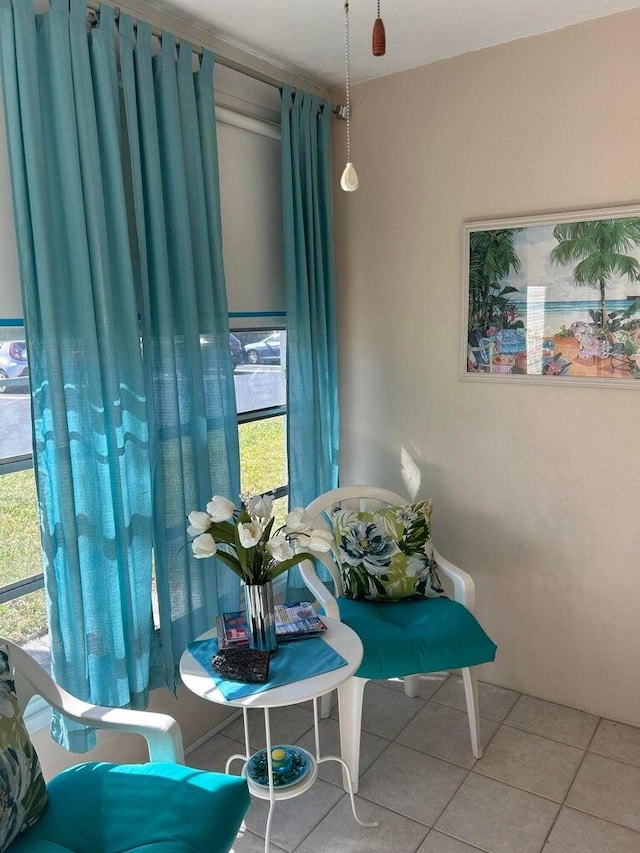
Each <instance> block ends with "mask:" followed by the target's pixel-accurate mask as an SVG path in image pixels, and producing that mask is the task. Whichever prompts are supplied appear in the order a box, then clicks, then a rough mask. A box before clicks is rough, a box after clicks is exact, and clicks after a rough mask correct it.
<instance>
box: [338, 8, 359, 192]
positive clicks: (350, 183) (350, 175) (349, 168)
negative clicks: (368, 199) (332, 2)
mask: <svg viewBox="0 0 640 853" xmlns="http://www.w3.org/2000/svg"><path fill="white" fill-rule="evenodd" d="M350 59H351V56H350V47H349V0H344V60H345V63H344V64H345V93H346V100H347V165H346V166H345V167H344V171H343V173H342V177H341V178H340V186H341V187H342V189H343V190H344V191H345V192H346V193H352V192H355V191H356V190H357V189H358V185H359V181H358V175H357V173H356V169H355V166H354V165H353V163H352V162H351V87H350V82H349V65H350Z"/></svg>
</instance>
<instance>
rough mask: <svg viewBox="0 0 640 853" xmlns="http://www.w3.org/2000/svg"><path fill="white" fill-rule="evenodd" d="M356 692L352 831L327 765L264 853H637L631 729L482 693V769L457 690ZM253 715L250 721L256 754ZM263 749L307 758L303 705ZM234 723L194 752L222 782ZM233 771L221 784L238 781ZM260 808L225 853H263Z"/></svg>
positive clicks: (637, 770) (328, 744)
mask: <svg viewBox="0 0 640 853" xmlns="http://www.w3.org/2000/svg"><path fill="white" fill-rule="evenodd" d="M420 682H421V683H420V693H419V697H418V698H416V699H408V698H407V697H406V696H405V695H404V693H403V687H402V683H401V682H369V684H368V685H367V688H366V691H365V701H364V716H363V722H362V727H363V733H362V750H361V777H360V790H359V792H358V796H357V798H356V803H357V808H358V810H359V813H360V814H361V816H363V817H364V818H365V819H369V820H379V822H380V826H379V827H378V828H376V829H368V828H363V827H360V826H358V824H356V823H355V821H354V820H353V817H352V815H351V809H350V805H349V798H348V796H347V795H346V794H345V793H344V791H343V790H342V786H341V782H340V769H339V765H338V764H337V763H327V764H323V765H321V766H320V768H319V774H318V775H319V778H318V780H317V781H316V782H315V784H314V785H313V786H312V788H311V789H310V790H309V791H307V792H306V793H305V794H302V795H301V796H300V797H297V798H295V799H291V800H283V801H280V802H278V803H276V807H275V813H274V817H273V828H272V844H271V849H272V853H281V852H282V851H286V853H334V851H335V853H359V851H363V853H364V851H366V853H478V851H485V853H640V729H637V728H633V727H631V726H626V725H623V724H621V723H615V722H611V721H609V720H604V719H600V718H599V717H595V716H593V715H591V714H586V713H583V712H582V711H576V710H574V709H572V708H567V707H564V706H562V705H555V704H553V703H551V702H544V701H542V700H540V699H534V698H532V697H530V696H525V695H520V694H518V693H514V692H513V691H510V690H504V689H502V688H499V687H493V686H491V685H489V684H480V685H479V689H480V713H481V717H482V719H481V734H482V740H483V743H484V748H485V752H484V756H483V757H482V759H481V760H480V761H476V760H475V759H474V757H473V755H472V753H471V748H470V743H469V731H468V727H467V715H466V711H465V710H464V709H465V704H464V693H463V689H462V680H461V678H459V677H458V676H456V675H451V676H449V675H447V674H446V673H442V674H441V673H438V674H435V675H430V676H424V677H421V679H420ZM262 720H263V717H262V711H253V712H250V740H251V741H252V744H251V745H252V748H254V749H258V748H261V747H263V746H264V745H265V744H264V732H263V729H262ZM271 725H272V738H273V743H298V744H300V745H301V746H303V747H305V748H307V749H309V751H311V752H313V750H314V737H313V713H312V709H311V705H310V704H306V705H297V706H292V707H289V708H281V709H276V710H272V711H271ZM338 743H339V739H338V723H337V709H334V711H333V713H332V718H331V719H328V720H322V721H321V723H320V745H321V750H322V753H324V754H327V755H328V754H336V753H338V751H339V748H338ZM242 745H243V727H242V720H241V719H238V720H234V721H233V722H232V723H231V724H230V725H229V726H228V727H227V728H226V729H225V730H224V732H223V733H221V734H218V735H216V736H215V737H212V738H211V739H209V740H208V741H207V742H206V743H204V744H203V745H202V746H200V747H198V748H197V749H196V750H194V751H193V752H191V753H190V755H188V757H187V762H188V763H189V764H191V765H192V766H194V767H203V768H208V769H213V770H224V764H225V761H226V759H227V757H228V756H229V755H232V754H233V753H236V752H241V751H242ZM239 768H240V762H237V763H236V764H234V765H233V766H232V768H231V772H239ZM266 816H267V803H266V802H265V801H264V800H258V799H255V798H254V799H253V801H252V805H251V808H250V809H249V812H248V814H247V818H246V828H245V829H244V830H243V831H242V832H241V834H240V835H239V837H238V839H237V842H236V845H235V847H234V851H235V853H262V851H263V849H264V830H265V823H266Z"/></svg>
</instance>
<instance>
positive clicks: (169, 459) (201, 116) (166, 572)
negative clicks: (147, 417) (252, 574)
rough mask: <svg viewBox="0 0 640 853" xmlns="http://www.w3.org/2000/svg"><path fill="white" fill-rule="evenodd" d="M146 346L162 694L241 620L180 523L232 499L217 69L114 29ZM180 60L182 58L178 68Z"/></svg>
mask: <svg viewBox="0 0 640 853" xmlns="http://www.w3.org/2000/svg"><path fill="white" fill-rule="evenodd" d="M118 29H119V33H120V59H121V67H122V83H123V89H124V100H125V105H126V119H127V128H128V142H129V149H130V151H131V172H132V186H133V203H134V210H135V224H136V230H137V234H138V240H137V245H138V256H137V263H138V266H139V268H140V273H141V275H140V278H141V286H142V291H143V294H142V303H143V305H144V310H143V313H142V318H143V319H142V326H143V330H142V331H143V340H144V352H145V362H146V366H147V371H148V388H149V391H150V396H151V397H152V407H153V419H154V422H155V423H156V424H157V427H158V428H157V431H156V433H155V434H154V435H153V437H152V448H153V449H152V456H153V459H154V479H153V507H154V511H153V517H154V528H155V529H154V533H155V535H154V543H155V568H156V582H157V586H158V598H159V604H160V634H161V641H162V642H161V647H162V659H161V661H160V662H159V664H160V665H161V667H162V670H163V671H164V677H165V678H166V680H167V681H168V682H169V683H170V684H173V676H174V670H175V667H176V665H177V663H178V662H179V658H180V655H181V654H182V652H183V651H184V649H185V648H186V645H187V643H188V642H189V641H190V640H192V639H193V638H194V637H196V636H197V635H198V634H200V633H202V632H203V631H204V630H206V629H207V628H210V627H211V626H212V625H214V624H215V617H216V615H217V613H218V612H219V610H218V608H219V607H220V608H221V609H222V610H229V609H236V608H237V606H238V603H239V582H238V580H237V578H236V576H235V575H234V574H233V573H232V572H230V571H229V570H228V569H227V568H225V567H224V566H222V567H221V570H220V572H217V571H216V567H215V563H214V561H211V560H195V559H194V558H193V556H192V554H191V549H190V548H189V547H188V546H187V547H185V518H186V516H187V515H188V513H189V512H190V511H191V510H193V509H201V510H203V509H204V508H205V506H206V504H207V502H208V501H209V500H210V499H211V496H212V494H220V495H225V496H227V497H229V498H230V499H231V500H234V499H239V494H240V462H239V451H238V426H237V415H236V405H235V388H234V384H233V373H232V366H231V360H230V352H229V327H228V313H227V302H226V291H225V281H224V269H223V263H222V236H221V222H220V209H219V187H218V163H217V144H216V126H215V112H214V99H213V56H212V55H211V54H210V53H208V52H205V53H204V55H203V57H202V59H201V62H200V67H199V69H198V70H197V71H196V72H195V73H194V72H193V71H192V58H193V54H192V48H191V45H190V44H189V43H188V42H182V44H181V45H180V49H179V51H177V49H176V44H175V39H174V38H173V36H171V35H170V34H168V33H163V35H162V39H161V45H160V46H159V51H158V52H156V51H155V50H154V45H155V44H156V41H157V40H156V39H155V37H152V34H151V28H150V27H149V25H148V24H143V23H140V22H139V23H137V25H135V24H134V21H133V20H132V19H131V18H130V17H129V16H128V15H123V16H122V17H121V19H120V23H119V28H118ZM176 54H177V58H176Z"/></svg>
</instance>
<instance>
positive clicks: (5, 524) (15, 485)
mask: <svg viewBox="0 0 640 853" xmlns="http://www.w3.org/2000/svg"><path fill="white" fill-rule="evenodd" d="M239 435H240V458H241V482H242V490H243V491H245V492H251V493H252V494H258V493H260V492H265V491H268V490H269V489H272V488H274V487H276V486H282V485H285V484H286V483H287V471H286V462H285V460H286V453H285V417H284V415H283V416H281V417H277V418H270V419H268V420H262V421H253V422H252V423H246V424H241V425H240V427H239ZM229 497H235V496H231V495H229ZM286 504H287V499H286V498H281V499H280V500H278V501H277V502H276V526H279V525H280V524H282V523H283V522H284V518H285V515H286V512H287V507H286ZM0 542H1V543H2V548H1V549H0V586H4V585H5V584H9V583H13V582H15V581H18V580H20V579H21V578H25V577H29V576H31V575H35V574H37V573H38V572H41V571H42V560H41V552H40V530H39V524H38V505H37V502H36V490H35V482H34V477H33V471H17V472H15V473H12V474H3V475H2V476H0ZM45 632H46V611H45V599H44V591H43V590H40V591H39V592H34V593H31V594H30V595H26V596H22V597H21V598H18V599H15V600H14V601H9V602H7V603H5V604H0V636H3V637H7V638H8V639H11V640H14V641H15V642H18V643H24V642H26V641H27V640H31V639H35V638H36V637H39V636H41V635H42V634H44V633H45Z"/></svg>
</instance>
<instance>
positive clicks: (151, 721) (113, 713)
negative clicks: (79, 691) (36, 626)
mask: <svg viewBox="0 0 640 853" xmlns="http://www.w3.org/2000/svg"><path fill="white" fill-rule="evenodd" d="M0 646H7V647H8V649H9V658H10V661H11V665H12V667H13V670H14V672H13V676H14V680H15V685H16V693H17V695H18V704H19V706H20V709H21V711H22V712H23V713H24V710H25V708H26V706H27V704H28V702H29V700H30V699H31V697H32V696H41V697H42V698H43V699H44V701H45V702H47V704H49V705H50V706H51V707H52V708H55V709H56V710H57V711H60V712H61V713H62V714H64V715H65V717H68V718H69V719H70V720H75V722H77V723H83V724H85V725H88V726H92V727H94V728H97V729H112V730H115V731H120V732H128V733H131V734H137V735H141V736H142V737H144V738H145V740H146V741H147V747H148V750H149V759H150V761H171V762H173V763H175V764H184V748H183V743H182V732H181V729H180V726H179V725H178V723H177V721H176V720H174V719H173V717H170V716H169V715H168V714H158V713H155V712H152V711H131V710H129V709H127V708H108V707H106V706H103V705H91V704H89V703H88V702H83V701H81V700H80V699H76V698H75V696H72V695H71V694H70V693H67V691H66V690H63V689H62V687H59V686H58V685H57V684H56V683H55V681H54V680H53V679H52V678H51V676H50V675H48V673H46V672H45V671H44V669H42V667H41V666H40V664H38V663H37V661H35V660H34V659H33V658H32V657H31V656H30V655H29V654H27V652H25V651H24V649H21V648H20V646H17V645H16V644H15V643H13V642H11V640H5V639H3V638H2V637H0Z"/></svg>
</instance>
